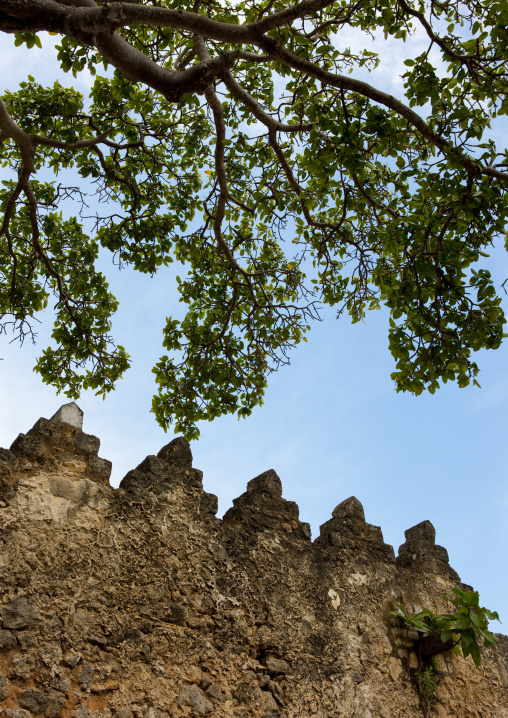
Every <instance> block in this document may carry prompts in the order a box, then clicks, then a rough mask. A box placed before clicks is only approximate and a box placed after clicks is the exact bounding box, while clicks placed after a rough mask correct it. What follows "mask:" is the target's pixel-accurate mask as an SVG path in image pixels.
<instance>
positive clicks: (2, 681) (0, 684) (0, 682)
mask: <svg viewBox="0 0 508 718" xmlns="http://www.w3.org/2000/svg"><path fill="white" fill-rule="evenodd" d="M6 698H7V678H6V677H5V676H4V675H3V673H0V701H3V700H5V699H6Z"/></svg>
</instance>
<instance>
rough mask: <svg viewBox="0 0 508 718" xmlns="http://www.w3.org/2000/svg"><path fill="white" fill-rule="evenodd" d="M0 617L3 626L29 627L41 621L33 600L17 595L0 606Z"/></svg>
mask: <svg viewBox="0 0 508 718" xmlns="http://www.w3.org/2000/svg"><path fill="white" fill-rule="evenodd" d="M0 617H1V618H2V621H3V625H4V627H5V628H15V629H20V628H30V627H31V626H36V625H37V624H38V623H40V622H41V621H42V617H41V614H40V611H39V609H38V607H37V605H36V604H35V603H34V601H32V600H30V599H28V598H26V597H25V596H19V597H18V598H13V599H12V601H7V603H4V604H3V605H1V606H0Z"/></svg>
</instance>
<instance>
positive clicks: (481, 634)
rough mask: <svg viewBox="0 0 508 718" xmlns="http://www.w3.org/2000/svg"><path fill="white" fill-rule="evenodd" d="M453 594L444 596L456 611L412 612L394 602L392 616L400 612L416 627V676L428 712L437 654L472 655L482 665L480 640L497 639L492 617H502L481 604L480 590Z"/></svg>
mask: <svg viewBox="0 0 508 718" xmlns="http://www.w3.org/2000/svg"><path fill="white" fill-rule="evenodd" d="M452 591H453V593H454V594H455V596H454V597H450V596H446V595H445V596H443V598H446V599H448V600H449V601H451V602H452V603H453V604H455V606H456V610H455V612H454V613H444V614H437V613H434V611H431V609H430V608H423V609H422V610H421V611H419V612H418V613H413V614H410V613H408V611H407V610H406V608H405V607H404V606H403V605H402V604H400V603H396V602H394V603H395V606H396V609H395V610H393V611H390V613H389V615H390V616H397V617H398V618H399V619H400V620H401V621H402V623H403V625H404V626H405V627H406V628H408V629H412V630H413V631H416V634H417V637H416V638H415V639H414V647H415V653H416V657H417V659H418V668H417V670H415V672H414V674H413V677H414V680H415V683H416V685H417V687H418V693H419V696H420V701H421V706H422V708H423V712H424V715H425V716H426V715H427V709H428V706H429V704H430V703H431V702H432V701H433V700H434V692H435V690H436V686H437V681H438V670H437V665H436V661H435V658H434V657H435V656H436V655H438V654H440V653H444V652H446V651H450V650H452V651H454V652H455V653H458V654H459V655H460V654H461V653H462V655H463V656H464V658H467V656H471V658H472V659H473V661H474V664H475V666H476V667H477V668H479V666H480V665H481V652H480V643H481V642H483V645H484V646H485V648H489V647H490V646H492V645H493V644H495V643H497V642H498V639H497V638H496V636H495V635H494V634H493V633H492V632H491V631H489V629H488V625H489V621H499V615H498V614H497V612H496V611H489V609H488V608H483V607H481V606H480V597H479V595H478V591H469V592H466V591H461V590H460V588H454V589H452Z"/></svg>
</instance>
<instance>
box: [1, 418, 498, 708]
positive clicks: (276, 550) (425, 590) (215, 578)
mask: <svg viewBox="0 0 508 718" xmlns="http://www.w3.org/2000/svg"><path fill="white" fill-rule="evenodd" d="M98 448H99V441H98V439H96V438H95V437H92V436H89V435H86V434H83V432H81V431H80V430H79V429H78V428H77V427H76V426H72V425H71V424H69V423H67V422H64V421H58V422H51V421H50V422H48V421H47V420H45V419H41V420H40V421H39V422H37V424H36V425H35V427H34V428H33V429H32V430H31V431H30V432H28V434H27V435H26V436H25V435H21V436H20V437H19V438H18V439H17V440H16V442H14V444H13V448H12V451H5V450H3V451H0V478H1V477H2V476H3V477H4V478H5V477H8V478H7V479H5V484H4V485H5V486H7V484H8V486H9V487H10V489H9V491H10V493H9V499H8V500H5V501H4V505H0V646H3V649H2V650H1V651H0V708H1V709H2V711H3V712H2V713H1V714H0V718H4V716H5V717H6V718H34V716H44V717H45V718H196V717H197V716H205V715H206V716H207V715H210V717H211V718H212V717H213V718H378V717H379V718H422V716H423V715H424V712H423V707H422V704H421V702H420V698H419V694H418V690H417V680H416V674H415V672H416V671H417V670H419V669H421V665H420V664H419V663H418V657H417V654H416V653H415V651H414V650H413V649H414V644H413V638H414V637H412V636H411V635H409V632H408V631H407V630H406V629H403V628H402V627H401V626H400V625H399V624H398V623H397V621H398V619H396V618H392V617H389V616H388V612H389V610H390V609H391V607H392V606H393V604H392V601H393V600H395V601H398V602H400V601H403V602H404V603H405V604H406V605H408V606H410V607H411V606H429V607H430V608H432V609H433V610H436V611H439V612H445V611H446V610H447V609H448V608H449V606H448V605H447V603H446V601H445V599H443V597H442V596H443V594H445V593H450V592H451V589H452V588H453V587H454V586H457V585H459V586H461V585H462V584H460V580H459V579H458V577H457V576H456V574H455V573H454V572H453V570H452V569H450V567H449V565H448V563H447V556H446V555H445V550H444V549H442V548H441V547H438V546H436V544H435V532H434V530H433V527H432V525H431V524H430V523H428V522H423V523H422V524H419V525H418V526H416V527H413V528H412V529H408V531H407V532H406V542H405V544H404V545H403V546H402V547H401V550H400V555H399V557H398V558H397V561H395V560H394V554H393V549H392V548H391V547H390V546H387V545H386V544H384V542H383V536H382V532H381V529H380V528H379V527H377V526H372V525H371V524H368V523H366V521H365V516H364V513H363V508H362V506H361V504H360V502H359V501H358V500H357V499H355V498H354V497H351V498H349V499H346V501H343V502H342V503H340V504H339V505H338V506H337V507H336V509H334V511H333V513H332V518H331V519H330V521H327V522H326V523H325V524H324V525H323V526H322V527H321V535H320V536H319V537H318V538H317V539H316V540H315V541H314V543H312V542H311V541H310V531H309V528H308V524H305V523H303V522H301V521H300V520H299V511H298V507H297V506H296V504H294V503H293V502H292V501H286V500H285V499H284V498H282V487H281V482H280V479H279V478H278V476H277V474H276V473H275V472H274V471H272V470H270V471H267V472H264V473H263V474H261V475H260V476H257V477H256V478H255V479H253V480H252V481H250V482H249V484H248V486H247V490H246V492H245V493H244V494H242V496H240V497H239V498H238V499H235V501H234V505H233V507H232V508H231V509H230V510H229V511H228V512H227V513H226V514H225V516H224V519H223V520H219V519H217V518H216V517H215V511H216V507H217V502H216V497H214V496H213V495H211V494H207V493H206V492H205V491H204V490H203V486H202V474H201V472H200V471H198V470H197V469H194V468H193V467H192V464H191V462H192V455H191V453H190V448H189V447H188V444H187V443H186V442H185V441H184V440H182V439H177V440H174V441H173V442H171V443H170V444H168V445H167V446H166V447H164V448H163V449H162V450H161V451H160V452H159V454H158V455H157V456H154V455H153V456H149V457H147V458H146V459H145V460H144V461H143V462H141V464H140V465H139V466H138V467H137V469H135V470H134V471H132V472H129V474H128V475H127V477H126V478H125V479H124V481H123V482H122V487H121V488H120V489H118V490H116V491H113V490H112V489H111V488H110V487H109V486H108V485H107V480H106V479H105V476H106V472H105V471H103V470H101V468H100V467H101V462H104V460H102V459H99V457H98V456H97V452H98ZM94 462H96V463H95V464H94ZM94 466H95V468H94ZM104 466H105V467H106V469H107V468H108V462H105V464H104ZM2 471H3V473H2ZM479 588H480V590H481V587H479ZM2 641H3V643H2ZM2 651H3V652H2ZM438 659H439V661H438V668H439V680H438V682H437V686H436V693H435V700H434V702H433V703H432V704H431V705H429V706H427V707H426V710H427V714H426V715H427V717H428V718H445V716H447V717H448V718H452V717H453V718H480V714H481V718H508V693H507V691H508V638H506V637H504V636H500V639H499V645H498V647H497V648H496V649H495V650H489V651H484V652H483V665H482V670H481V671H477V670H476V669H475V668H474V666H473V664H472V662H471V661H470V660H469V659H468V660H464V659H461V658H460V657H458V656H456V655H455V654H451V653H446V654H443V655H441V656H438Z"/></svg>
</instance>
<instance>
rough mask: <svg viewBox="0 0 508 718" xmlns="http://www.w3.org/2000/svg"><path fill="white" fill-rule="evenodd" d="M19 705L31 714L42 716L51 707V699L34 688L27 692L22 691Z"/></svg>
mask: <svg viewBox="0 0 508 718" xmlns="http://www.w3.org/2000/svg"><path fill="white" fill-rule="evenodd" d="M18 700H19V705H20V706H21V707H22V708H26V709H27V710H28V711H30V713H33V714H34V715H36V716H37V715H40V714H41V713H44V712H45V710H46V708H47V707H48V705H49V698H48V696H46V695H44V693H41V691H37V690H35V689H33V688H30V689H28V690H26V691H21V693H20V694H19V696H18Z"/></svg>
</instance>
